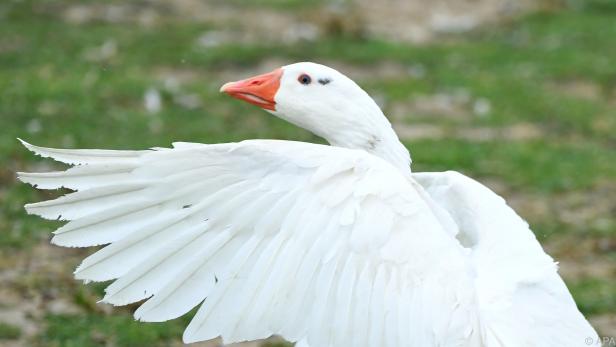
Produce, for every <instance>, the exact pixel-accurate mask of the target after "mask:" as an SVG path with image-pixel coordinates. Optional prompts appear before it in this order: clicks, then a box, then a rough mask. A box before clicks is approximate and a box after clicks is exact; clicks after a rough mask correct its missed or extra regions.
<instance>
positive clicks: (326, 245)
mask: <svg viewBox="0 0 616 347" xmlns="http://www.w3.org/2000/svg"><path fill="white" fill-rule="evenodd" d="M24 145H26V147H28V148H29V149H30V150H32V151H34V152H35V153H37V154H39V155H41V156H43V157H51V158H54V159H56V160H59V161H62V162H65V163H69V164H78V166H74V167H72V168H69V169H68V170H66V171H63V172H51V173H20V178H21V179H22V180H23V181H24V182H27V183H30V184H33V185H37V186H38V187H39V188H42V189H53V188H58V187H66V188H70V189H74V190H76V192H73V193H70V194H68V195H66V196H64V197H60V198H57V199H55V200H51V201H46V202H40V203H34V204H29V205H27V206H26V209H27V210H28V212H29V213H34V214H38V215H40V216H42V217H44V218H53V219H56V218H61V219H66V220H69V222H68V223H67V224H65V225H64V226H62V227H61V228H59V229H58V230H57V231H56V232H55V236H54V238H53V240H52V242H54V243H55V244H58V245H62V246H69V247H85V246H94V245H105V244H107V245H106V246H105V247H103V248H102V249H100V250H99V251H97V252H96V253H94V254H93V255H91V256H89V257H87V258H86V259H84V261H83V262H82V264H81V265H80V266H79V267H78V268H77V269H76V271H75V276H76V277H77V278H78V279H83V280H86V281H106V280H114V282H113V283H111V284H110V285H109V286H108V287H107V289H106V291H105V297H104V298H103V299H102V301H103V302H107V303H111V304H113V305H126V304H129V303H133V302H137V301H141V300H144V299H145V300H146V301H145V303H143V304H142V305H141V306H140V307H139V308H138V309H137V310H136V312H135V318H136V319H139V320H142V321H165V320H169V319H173V318H176V317H179V316H181V315H183V314H185V313H187V312H188V311H190V310H191V309H193V308H194V307H196V306H198V305H199V304H201V306H200V307H199V309H198V310H197V313H196V315H195V316H194V317H193V319H192V321H191V322H190V324H189V325H188V327H187V328H186V331H185V332H184V341H186V342H194V341H200V340H207V339H212V338H215V337H217V336H222V337H223V339H224V341H225V342H236V341H244V340H250V339H258V338H264V337H267V336H270V335H272V334H281V335H282V336H284V337H285V338H287V339H289V340H291V341H297V340H303V342H302V343H305V344H309V345H312V346H323V347H327V346H340V345H349V344H351V343H352V345H353V346H395V345H400V344H403V343H408V342H410V341H428V342H429V343H432V342H434V343H435V344H438V343H439V341H450V340H451V337H452V336H454V337H456V338H457V337H459V336H462V335H463V334H467V333H466V332H465V331H459V330H460V329H457V328H456V329H457V330H454V329H450V328H448V326H449V325H448V324H449V323H448V322H447V321H446V320H442V319H434V320H433V321H429V322H425V321H422V319H424V317H430V315H429V314H428V313H427V312H428V311H429V310H432V309H433V310H437V311H438V312H439V315H438V317H446V316H447V315H448V313H451V312H455V305H456V304H457V303H458V301H459V300H458V298H456V297H454V296H451V295H448V294H447V293H451V291H455V294H456V295H457V297H461V298H464V300H463V301H462V302H463V303H464V304H465V305H466V306H465V307H466V309H467V311H468V312H469V315H470V314H471V313H472V307H473V306H472V302H473V300H474V289H473V280H472V278H471V277H470V276H469V275H468V273H469V271H468V267H470V266H471V263H470V260H469V259H468V257H467V256H466V255H465V253H464V250H463V248H462V247H461V246H460V244H459V243H458V242H457V240H455V239H454V238H452V237H451V233H450V231H447V230H445V229H444V228H443V225H442V223H440V222H439V219H438V216H436V215H435V214H434V213H433V211H432V208H431V206H430V205H429V204H428V202H426V201H425V199H424V198H423V197H422V195H421V192H419V191H418V190H417V189H416V188H415V186H414V184H413V182H412V181H411V180H409V178H408V177H406V176H405V175H403V174H402V173H400V172H399V171H398V170H397V169H396V168H394V167H393V166H391V165H390V164H388V163H386V162H384V161H382V160H381V159H379V158H376V157H373V156H372V155H370V154H367V153H365V152H362V151H355V150H349V149H343V148H334V147H329V146H321V145H313V144H307V143H298V142H289V141H267V140H257V141H245V142H242V143H231V144H218V145H201V144H188V143H177V144H174V148H173V149H160V148H157V149H153V150H146V151H126V152H125V151H104V150H59V149H51V148H43V147H36V146H32V145H29V144H25V143H24ZM452 264H453V265H452ZM450 282H451V283H455V286H454V285H453V284H451V283H450ZM435 286H444V287H450V290H449V291H447V290H439V288H434V287H435ZM428 302H429V303H430V306H429V305H428V304H427V303H428ZM469 321H471V320H470V319H469ZM434 331H442V332H443V335H444V336H442V337H439V336H437V337H435V336H434ZM477 331H478V329H477Z"/></svg>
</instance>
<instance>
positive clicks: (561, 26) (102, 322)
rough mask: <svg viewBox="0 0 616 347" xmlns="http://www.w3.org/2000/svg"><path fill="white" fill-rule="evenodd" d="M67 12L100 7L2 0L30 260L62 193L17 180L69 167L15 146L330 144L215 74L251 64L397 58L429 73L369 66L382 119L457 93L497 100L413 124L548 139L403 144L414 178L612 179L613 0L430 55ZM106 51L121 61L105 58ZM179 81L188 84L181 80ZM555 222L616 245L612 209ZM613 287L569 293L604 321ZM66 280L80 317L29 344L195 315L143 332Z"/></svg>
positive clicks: (12, 208) (357, 42)
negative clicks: (240, 95)
mask: <svg viewBox="0 0 616 347" xmlns="http://www.w3.org/2000/svg"><path fill="white" fill-rule="evenodd" d="M67 3H74V4H76V3H80V4H91V3H93V2H92V1H87V2H77V1H68V0H65V1H60V0H48V1H33V0H30V1H25V0H24V1H7V2H4V3H3V4H1V5H0V15H1V16H2V17H1V18H0V19H1V20H0V32H2V33H3V34H2V35H1V36H2V37H0V91H1V92H0V121H1V122H2V123H1V124H2V132H0V203H1V204H2V208H1V209H0V230H1V231H2V232H1V233H0V249H1V250H2V252H3V254H7V255H9V257H18V256H20V255H23V254H27V255H28V256H29V257H36V256H37V255H36V254H32V253H31V252H33V251H32V250H33V247H35V246H36V245H38V244H40V243H41V242H45V240H46V239H48V238H49V234H50V232H51V231H52V230H53V229H54V228H56V227H58V226H59V223H53V222H48V221H43V220H40V219H37V218H33V217H30V216H26V214H25V213H24V211H23V204H24V203H25V202H30V201H39V200H42V199H45V198H48V197H50V196H53V194H57V192H38V191H35V190H33V189H31V188H30V187H27V186H25V185H21V184H17V183H16V182H15V175H14V172H15V171H18V170H24V169H32V170H35V169H36V170H38V169H39V168H41V165H52V166H51V167H46V166H45V167H42V168H43V169H51V168H56V167H59V166H55V164H50V163H49V162H48V161H45V162H44V164H41V163H43V161H42V160H40V158H36V157H34V156H33V155H31V154H29V153H27V152H26V150H25V149H24V148H22V147H21V146H20V145H19V143H18V142H17V141H16V140H15V138H16V137H22V138H24V139H26V140H29V141H31V142H34V143H36V144H41V145H48V146H59V147H100V148H146V147H151V146H168V145H169V144H170V143H171V142H172V141H177V140H182V141H196V142H209V143H214V142H226V141H239V140H242V139H247V138H282V139H294V140H303V141H321V140H319V139H317V138H316V137H315V136H313V135H311V134H309V133H307V132H305V131H303V130H301V129H297V128H295V127H293V126H291V125H289V124H286V123H284V122H282V121H280V120H277V119H274V118H273V117H269V116H267V115H266V114H264V113H263V112H260V111H257V110H256V109H254V108H253V107H251V106H249V105H244V104H241V103H238V102H235V101H232V100H230V99H228V98H224V97H222V96H220V94H219V93H218V87H219V85H220V84H221V83H222V82H224V76H225V75H224V74H222V73H221V71H223V72H224V71H232V70H234V69H242V68H247V67H254V66H257V65H258V64H259V63H261V62H265V61H269V60H271V59H277V60H282V61H289V62H292V61H297V60H314V61H328V62H333V63H336V64H337V65H339V66H341V67H342V70H343V71H344V70H345V69H344V67H345V66H348V67H349V70H350V71H352V70H353V69H366V70H368V71H376V70H378V69H376V70H369V69H372V68H374V67H375V66H376V67H378V65H379V63H383V64H393V65H395V66H398V67H399V68H400V69H401V71H406V69H410V68H411V67H413V66H420V67H422V69H424V70H425V73H424V74H423V76H422V77H416V78H415V77H412V76H411V75H410V74H408V75H407V74H404V73H402V74H400V75H399V76H398V77H389V78H383V77H381V76H379V75H378V73H375V75H374V76H373V78H370V79H369V80H366V81H364V82H365V83H364V85H365V86H366V88H367V89H368V90H369V92H371V93H374V94H377V95H382V96H383V97H384V98H385V99H386V103H385V110H386V111H389V110H390V108H391V105H395V104H397V103H402V104H404V103H408V101H409V100H413V99H414V98H415V97H418V96H421V95H432V94H437V93H446V94H447V93H451V92H452V91H456V90H464V91H465V93H467V94H469V95H470V98H471V99H473V100H476V99H479V98H482V99H486V100H489V103H490V105H491V108H490V111H489V113H488V114H487V115H485V116H483V117H478V116H469V117H462V118H455V119H448V118H443V117H435V116H434V115H431V114H421V113H419V114H413V112H412V111H411V110H409V112H408V113H409V114H408V117H407V118H408V119H405V120H404V122H407V123H408V124H409V126H413V124H417V123H421V124H430V125H435V126H438V127H443V128H457V127H487V128H491V129H504V130H506V129H508V127H509V126H511V125H516V124H520V123H528V124H531V125H533V126H534V127H536V128H537V129H539V130H540V132H541V136H540V137H539V138H535V139H532V140H528V141H513V140H504V139H493V140H487V141H481V142H480V141H472V140H461V139H455V138H445V139H441V138H434V139H425V140H412V139H411V140H405V143H406V144H407V145H408V147H409V148H410V149H411V152H412V154H413V160H414V170H415V171H424V170H448V169H455V170H459V171H462V172H464V173H466V174H469V175H472V176H473V177H476V178H478V179H480V180H483V179H494V180H499V181H502V182H506V185H507V187H508V188H509V189H510V190H511V191H515V192H518V193H520V194H522V195H524V194H532V195H533V196H539V197H542V198H543V199H556V198H557V197H559V196H561V195H562V194H566V193H570V192H586V191H592V190H594V189H598V187H602V185H605V184H606V182H607V183H609V182H612V183H613V180H614V177H616V151H615V149H616V107H615V105H616V104H615V100H614V99H615V98H616V65H615V64H613V62H614V61H616V45H614V44H613V38H614V37H616V25H614V23H615V19H616V7H615V6H614V3H613V2H612V1H609V0H592V1H570V6H569V7H568V8H567V9H562V10H559V11H553V12H541V13H536V14H531V15H529V16H527V17H524V18H521V19H519V20H516V21H514V22H512V23H507V24H502V25H499V26H495V27H492V28H488V29H484V30H478V31H477V32H473V33H471V34H468V35H464V36H452V37H447V38H446V39H445V40H442V41H439V42H437V43H431V44H426V45H421V46H415V45H410V44H404V43H395V42H387V41H382V40H378V39H359V38H353V37H347V36H344V35H340V36H329V37H324V38H323V39H321V40H319V41H317V42H301V43H297V44H291V45H284V44H280V43H272V42H269V43H256V42H255V43H250V44H244V43H243V44H237V43H227V44H223V45H220V46H216V47H207V48H206V47H202V46H200V45H198V44H197V42H198V39H199V37H200V36H201V35H202V34H203V33H204V32H208V31H210V30H219V29H220V28H217V27H215V26H212V25H210V24H203V23H194V22H188V21H184V20H182V19H178V18H174V17H172V16H170V17H164V18H163V19H162V20H161V22H160V23H158V24H156V25H154V26H152V27H146V26H136V25H134V24H133V23H123V22H119V23H109V22H105V21H100V20H97V21H92V22H86V23H83V24H71V23H69V22H66V21H65V20H64V19H63V18H62V16H61V13H62V9H63V6H64V5H65V4H67ZM234 3H236V4H238V3H242V1H240V0H234ZM250 6H256V5H254V4H253V5H250ZM259 6H269V7H270V8H272V10H275V11H295V10H298V9H300V8H302V7H303V6H304V5H303V2H300V1H291V2H289V3H287V2H283V1H278V0H265V1H263V2H260V3H259ZM105 47H107V48H106V49H108V50H109V49H111V50H112V51H113V53H112V54H111V53H110V54H107V55H105V54H103V53H101V52H102V51H104V50H105ZM109 47H111V48H109ZM169 75H171V76H180V77H178V81H177V83H176V84H177V86H174V84H173V83H172V82H173V81H171V82H170V79H169V77H168V76H169ZM351 77H353V76H352V75H351ZM580 85H581V86H582V87H583V86H591V87H593V88H592V91H591V93H590V94H591V95H585V94H584V93H580V92H578V91H576V89H575V88H574V87H576V86H580ZM150 88H155V89H157V90H159V91H160V93H161V97H162V104H163V107H162V109H161V110H160V112H158V113H155V114H150V113H148V112H147V111H146V110H145V109H144V107H143V95H144V93H145V91H146V90H148V89H150ZM572 90H573V91H572ZM186 95H189V96H191V97H193V98H196V99H197V100H199V101H200V105H198V106H196V107H195V106H187V105H186V104H185V103H183V102H182V101H181V99H182V97H185V96H186ZM467 106H468V105H467ZM467 106H465V107H467ZM466 111H469V110H466ZM469 113H471V114H472V112H471V111H469ZM554 218H555V217H554ZM554 218H552V217H550V219H542V220H531V222H532V223H533V224H534V225H536V226H537V228H536V230H537V231H538V234H540V235H544V236H542V240H544V241H545V242H551V241H553V240H558V238H559V237H561V236H562V235H563V234H574V235H579V237H580V238H608V239H610V240H613V238H614V237H616V230H614V226H616V221H615V220H614V219H615V218H614V216H606V218H608V219H609V220H610V222H611V224H610V225H611V227H609V228H608V229H607V230H601V231H600V232H595V231H592V230H590V232H589V229H590V228H587V227H580V226H576V225H570V224H566V223H562V222H561V221H558V220H555V219H554ZM561 256H567V255H565V254H563V255H561ZM584 256H601V257H602V255H601V254H599V255H596V254H585V255H584ZM600 259H605V258H600ZM603 261H604V260H603ZM66 271H67V273H68V270H66ZM614 283H616V280H615V278H614V277H610V278H603V279H597V278H588V279H581V280H576V281H571V283H570V285H571V288H572V292H573V294H574V296H575V297H576V299H577V302H578V303H579V305H580V308H581V309H582V311H584V312H585V313H587V314H598V313H609V312H613V311H614V307H615V304H614V295H613V293H614ZM51 285H52V286H53V283H51ZM67 287H68V288H69V289H68V290H69V291H70V295H69V297H70V298H71V299H70V300H71V302H74V303H75V304H76V305H77V306H79V307H80V308H81V309H82V310H83V311H84V313H83V314H78V315H75V314H52V313H47V314H46V315H45V318H44V326H45V328H44V329H43V330H42V331H41V332H40V334H39V335H38V336H36V337H35V338H34V341H33V342H34V343H36V344H38V345H41V346H43V345H44V346H99V345H109V344H111V345H116V346H163V345H167V344H169V343H171V342H172V341H176V340H177V338H178V337H179V336H181V332H182V329H183V327H184V326H185V324H186V322H187V320H186V318H183V319H180V320H176V321H173V322H170V323H162V324H142V323H138V322H134V321H133V320H132V318H131V317H130V310H122V309H117V310H114V313H113V314H112V315H105V314H102V313H101V312H98V311H96V310H94V309H93V308H92V307H91V306H90V305H89V304H88V303H90V304H91V303H92V302H93V301H95V298H96V297H98V296H100V291H101V289H100V287H99V288H98V289H95V290H92V291H90V290H89V289H88V290H87V291H86V292H83V289H81V290H82V291H80V290H78V289H74V288H75V287H76V286H67ZM19 335H20V331H19V329H18V328H16V327H13V326H11V325H6V324H2V325H0V338H11V339H14V338H18V337H19Z"/></svg>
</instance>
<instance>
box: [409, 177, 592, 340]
mask: <svg viewBox="0 0 616 347" xmlns="http://www.w3.org/2000/svg"><path fill="white" fill-rule="evenodd" d="M412 176H413V178H414V179H415V180H416V181H417V182H418V183H419V184H421V185H422V186H423V187H424V189H425V190H426V191H427V192H428V194H430V196H431V197H432V199H433V200H434V201H435V202H436V203H437V204H438V205H439V206H440V207H441V208H443V209H445V210H446V211H447V212H448V213H449V215H450V216H451V218H452V219H453V220H454V222H455V223H456V224H457V225H458V229H459V234H458V238H459V239H460V241H461V242H462V244H464V245H465V246H467V247H470V248H471V249H472V253H471V258H472V260H473V267H474V269H475V270H476V273H477V281H476V284H477V296H478V298H479V305H480V309H481V313H480V314H481V321H482V322H483V324H484V331H485V337H484V338H485V341H486V344H487V345H495V346H500V345H511V346H583V345H584V344H585V341H589V340H586V339H587V338H589V339H592V341H598V340H597V333H596V332H595V331H594V330H593V328H592V327H591V326H590V324H588V322H587V321H586V319H585V318H584V317H583V316H582V314H581V313H580V312H579V310H578V309H577V307H576V305H575V302H574V301H573V298H572V297H571V294H570V293H569V291H568V290H567V287H566V286H565V284H564V282H563V281H562V279H561V278H560V276H559V275H558V273H557V268H556V264H555V263H554V262H553V260H552V258H551V257H550V256H548V255H547V254H546V253H545V252H544V251H543V249H542V248H541V245H540V244H539V242H537V239H536V238H535V235H534V234H533V232H532V231H531V230H530V229H529V227H528V224H527V223H526V222H525V221H524V220H523V219H522V218H520V217H519V216H518V215H517V214H516V213H515V212H514V211H513V210H512V209H511V208H510V207H509V206H507V204H506V203H505V201H504V200H503V199H502V198H501V197H500V196H498V195H497V194H495V193H494V192H492V191H491V190H490V189H488V188H487V187H485V186H483V185H482V184H480V183H478V182H477V181H474V180H473V179H471V178H469V177H467V176H464V175H462V174H460V173H457V172H454V171H447V172H434V173H416V174H413V175H412Z"/></svg>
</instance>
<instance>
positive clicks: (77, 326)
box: [37, 312, 187, 347]
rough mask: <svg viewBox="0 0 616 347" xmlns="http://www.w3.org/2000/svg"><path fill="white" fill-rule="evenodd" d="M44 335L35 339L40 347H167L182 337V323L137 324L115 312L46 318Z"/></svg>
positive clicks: (183, 322)
mask: <svg viewBox="0 0 616 347" xmlns="http://www.w3.org/2000/svg"><path fill="white" fill-rule="evenodd" d="M46 323H47V331H46V333H44V334H43V335H42V336H40V337H39V339H38V341H37V343H38V344H39V345H40V346H63V347H69V346H70V347H73V346H74V347H82V346H83V347H90V346H92V347H94V346H108V345H109V344H110V343H111V344H113V345H115V346H135V347H141V346H143V347H146V346H167V345H168V344H169V342H170V341H172V340H173V341H175V340H177V338H178V337H179V336H181V335H182V331H183V330H184V326H185V324H186V323H187V322H185V321H172V322H169V323H149V324H146V323H141V322H137V321H135V320H133V318H132V317H131V316H129V315H125V314H122V313H120V312H118V313H117V314H114V315H112V316H103V315H101V314H88V315H48V316H47V317H46Z"/></svg>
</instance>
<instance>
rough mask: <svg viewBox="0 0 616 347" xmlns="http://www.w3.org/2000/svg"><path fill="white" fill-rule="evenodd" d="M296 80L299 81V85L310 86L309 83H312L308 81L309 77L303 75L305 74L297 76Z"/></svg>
mask: <svg viewBox="0 0 616 347" xmlns="http://www.w3.org/2000/svg"><path fill="white" fill-rule="evenodd" d="M298 80H299V83H301V84H310V82H311V81H312V80H311V79H310V76H308V75H305V74H304V75H301V76H299V78H298Z"/></svg>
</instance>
